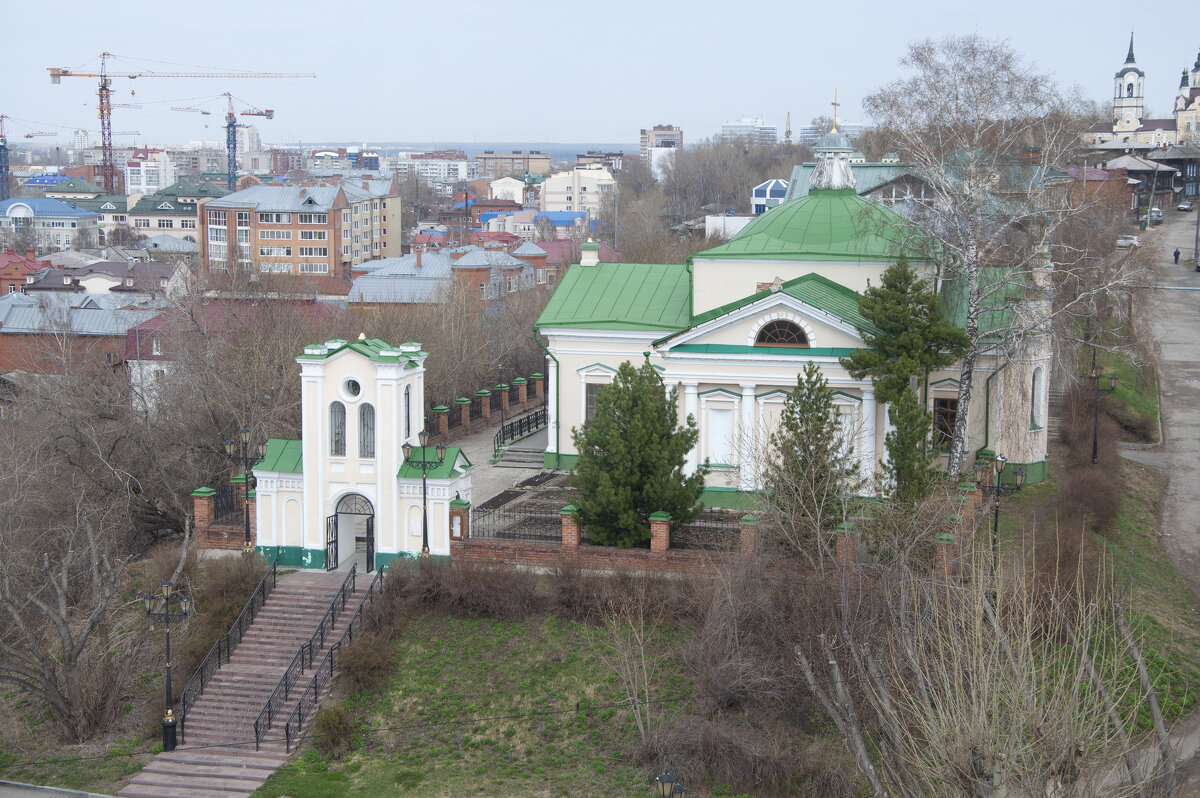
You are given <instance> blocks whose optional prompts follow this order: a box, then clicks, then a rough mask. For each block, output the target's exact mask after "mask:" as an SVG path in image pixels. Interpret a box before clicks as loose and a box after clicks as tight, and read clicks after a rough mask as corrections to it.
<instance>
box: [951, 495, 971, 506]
mask: <svg viewBox="0 0 1200 798" xmlns="http://www.w3.org/2000/svg"><path fill="white" fill-rule="evenodd" d="M969 501H971V500H970V499H968V498H967V497H966V496H959V497H957V498H956V499H955V500H954V503H955V504H956V505H958V506H959V507H962V506H963V505H964V504H966V503H967V502H969Z"/></svg>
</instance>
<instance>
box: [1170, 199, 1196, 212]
mask: <svg viewBox="0 0 1200 798" xmlns="http://www.w3.org/2000/svg"><path fill="white" fill-rule="evenodd" d="M1195 208H1196V203H1194V202H1191V201H1188V202H1181V203H1179V205H1177V206H1176V207H1175V210H1177V211H1183V212H1184V213H1187V212H1188V211H1191V210H1195Z"/></svg>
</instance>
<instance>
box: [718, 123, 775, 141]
mask: <svg viewBox="0 0 1200 798" xmlns="http://www.w3.org/2000/svg"><path fill="white" fill-rule="evenodd" d="M717 138H719V139H722V140H724V141H740V142H744V143H747V144H751V145H756V146H763V147H770V146H774V145H775V144H776V143H778V142H779V130H778V128H776V127H775V126H774V125H768V124H767V123H766V122H764V121H763V120H762V119H759V118H758V117H750V116H743V117H742V118H741V119H738V120H737V121H734V122H726V123H725V124H723V125H721V132H720V133H719V134H718V135H717Z"/></svg>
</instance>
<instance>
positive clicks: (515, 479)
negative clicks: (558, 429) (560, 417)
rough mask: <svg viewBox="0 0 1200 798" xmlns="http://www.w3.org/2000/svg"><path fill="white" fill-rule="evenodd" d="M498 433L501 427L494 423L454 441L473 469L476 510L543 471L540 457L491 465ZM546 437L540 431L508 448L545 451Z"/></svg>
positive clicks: (473, 501)
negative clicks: (501, 493)
mask: <svg viewBox="0 0 1200 798" xmlns="http://www.w3.org/2000/svg"><path fill="white" fill-rule="evenodd" d="M499 431H500V425H499V424H496V425H495V426H492V427H488V428H486V429H484V430H481V431H480V432H476V433H474V434H471V435H468V436H467V437H465V438H461V439H459V440H457V441H455V442H454V445H455V446H461V447H462V450H463V452H465V453H466V455H467V459H468V460H470V461H471V464H472V465H474V466H475V467H474V468H473V469H472V470H471V504H473V505H474V506H476V507H478V506H479V505H481V504H483V503H484V502H485V501H487V500H488V499H490V498H492V497H493V496H495V495H496V494H497V493H500V492H501V491H505V490H508V489H509V488H511V487H513V486H514V485H516V484H518V483H520V482H523V481H524V480H526V479H528V478H529V477H531V476H533V475H534V474H537V473H538V472H540V471H543V470H544V469H543V467H542V458H540V457H539V458H537V459H536V461H526V462H512V461H510V462H507V463H505V464H504V465H502V466H500V465H495V464H493V463H492V462H491V460H492V456H493V455H494V454H495V441H496V433H497V432H499ZM545 436H546V431H545V430H544V429H543V430H540V431H539V432H535V433H534V434H533V435H531V436H530V437H528V438H523V439H521V440H519V441H514V442H513V443H510V444H509V448H510V449H511V448H514V447H516V448H517V449H518V450H532V449H533V448H536V447H539V446H540V449H539V451H545V449H546V443H545V440H546V438H545Z"/></svg>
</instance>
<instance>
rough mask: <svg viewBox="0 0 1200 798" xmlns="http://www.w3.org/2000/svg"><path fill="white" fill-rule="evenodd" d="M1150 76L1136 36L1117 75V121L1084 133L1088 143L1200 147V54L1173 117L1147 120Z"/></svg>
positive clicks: (1173, 107)
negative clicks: (1139, 56) (1140, 63)
mask: <svg viewBox="0 0 1200 798" xmlns="http://www.w3.org/2000/svg"><path fill="white" fill-rule="evenodd" d="M1145 95H1146V73H1145V72H1143V71H1142V70H1141V68H1140V67H1138V65H1137V59H1136V58H1134V55H1133V34H1132V33H1131V34H1130V35H1129V52H1128V54H1126V56H1125V63H1124V64H1122V65H1121V68H1120V69H1118V70H1117V72H1116V74H1115V75H1114V76H1113V97H1112V104H1113V121H1112V124H1111V125H1109V124H1108V123H1107V122H1100V123H1097V124H1096V125H1095V126H1093V127H1092V128H1091V129H1090V130H1088V131H1087V133H1086V134H1084V140H1085V142H1086V143H1087V144H1089V145H1091V146H1095V147H1098V148H1101V149H1114V150H1118V151H1119V150H1131V149H1132V150H1138V149H1140V150H1148V149H1151V148H1161V147H1167V146H1170V145H1172V144H1178V145H1192V146H1198V145H1200V55H1197V56H1196V62H1195V63H1194V64H1193V65H1192V68H1191V69H1190V70H1189V69H1187V68H1184V70H1183V75H1182V76H1181V77H1180V79H1179V90H1178V91H1177V92H1176V93H1175V97H1174V98H1172V100H1171V111H1172V115H1171V116H1169V117H1163V118H1159V119H1149V118H1146V115H1145V114H1146V108H1145Z"/></svg>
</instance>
